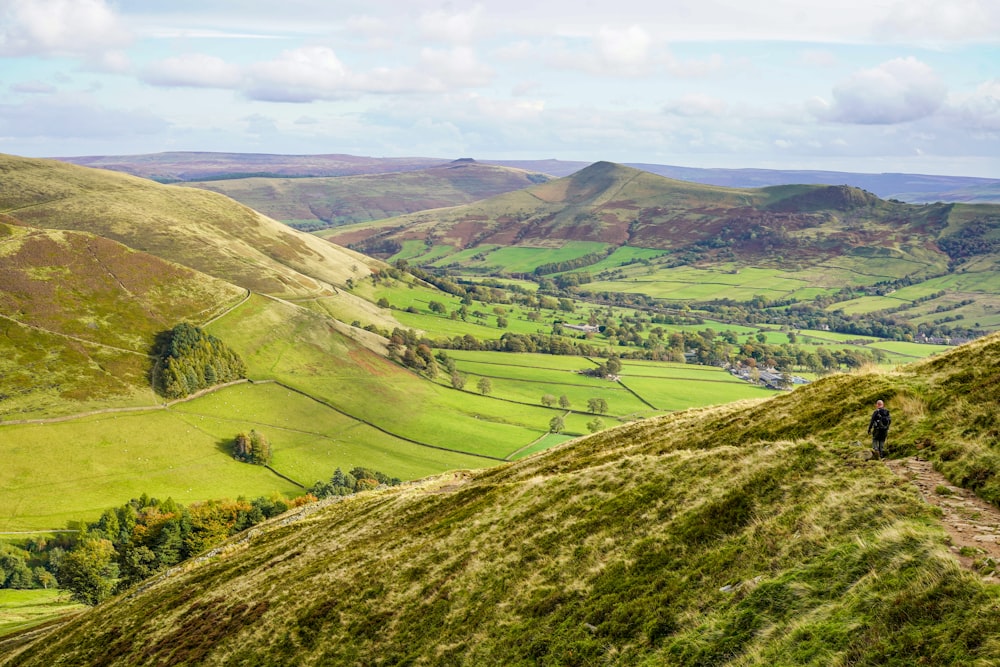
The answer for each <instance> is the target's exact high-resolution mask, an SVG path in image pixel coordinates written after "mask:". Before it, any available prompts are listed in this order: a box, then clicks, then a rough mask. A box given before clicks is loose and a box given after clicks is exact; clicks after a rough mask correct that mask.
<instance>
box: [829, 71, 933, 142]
mask: <svg viewBox="0 0 1000 667" xmlns="http://www.w3.org/2000/svg"><path fill="white" fill-rule="evenodd" d="M946 92H947V87H946V86H945V84H944V82H943V81H942V80H941V79H940V77H939V76H938V75H937V73H936V72H935V71H934V70H933V69H932V68H931V67H929V66H928V65H926V64H924V63H922V62H921V61H919V60H917V59H915V58H912V57H909V58H895V59H893V60H890V61H888V62H884V63H882V64H881V65H879V66H878V67H873V68H871V69H866V70H861V71H860V72H857V73H855V74H854V75H853V76H851V77H850V78H849V79H848V80H846V81H844V82H842V83H840V84H838V85H837V86H835V87H834V89H833V102H832V103H831V102H827V101H826V100H822V99H818V98H817V99H814V100H813V101H811V102H810V106H811V108H812V110H813V112H814V113H815V114H816V115H817V116H818V117H819V118H821V119H824V120H832V121H837V122H842V123H857V124H860V125H891V124H895V123H905V122H909V121H913V120H918V119H920V118H924V117H927V116H930V115H931V114H933V113H934V112H935V111H937V110H938V109H939V108H940V107H941V105H942V103H943V102H944V100H945V94H946Z"/></svg>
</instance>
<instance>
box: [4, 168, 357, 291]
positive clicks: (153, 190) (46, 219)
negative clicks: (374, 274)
mask: <svg viewBox="0 0 1000 667" xmlns="http://www.w3.org/2000/svg"><path fill="white" fill-rule="evenodd" d="M0 213H3V214H6V215H8V216H10V217H11V218H14V219H16V220H18V221H20V222H21V223H23V224H25V225H30V226H32V227H39V228H44V229H66V230H74V231H84V232H89V233H91V234H95V235H98V236H102V237H104V238H107V239H111V240H114V241H118V242H119V243H122V244H124V245H127V246H129V247H130V248H132V249H133V250H140V251H143V252H147V253H149V254H152V255H156V256H157V257H160V258H161V259H165V260H168V261H171V262H174V263H177V264H181V265H183V266H187V267H189V268H192V269H195V270H197V271H200V272H202V273H205V274H208V275H210V276H213V277H215V278H219V279H221V280H225V281H227V282H230V283H233V284H236V285H239V286H240V287H244V288H247V289H251V290H254V291H257V292H264V293H268V294H275V295H280V296H290V297H295V296H314V295H317V294H323V293H331V285H342V284H343V283H344V282H345V281H346V280H347V278H349V277H352V276H353V275H356V274H357V273H358V272H360V273H361V274H362V275H366V274H367V272H368V265H369V263H371V260H369V259H368V258H366V257H364V256H363V255H360V254H358V253H354V252H351V251H348V250H344V249H341V248H336V247H335V246H332V245H330V244H328V243H323V242H321V241H319V240H318V239H316V238H315V237H312V236H309V235H307V234H301V233H298V232H295V231H294V230H292V229H289V228H288V227H287V226H286V225H283V224H281V223H279V222H277V221H275V220H272V219H270V218H267V217H265V216H263V215H261V214H259V213H257V212H256V211H253V210H251V209H249V208H247V207H245V206H242V205H240V204H237V203H235V202H233V201H232V200H231V199H228V198H226V197H223V196H220V195H218V194H215V193H211V192H206V191H202V190H196V189H194V188H175V187H170V186H165V185H158V184H156V183H152V182H150V181H147V180H144V179H139V178H135V177H132V176H126V175H124V174H117V173H112V172H107V171H100V170H95V169H86V168H83V167H77V166H74V165H68V164H64V163H61V162H55V161H52V160H28V159H24V158H15V157H11V156H0ZM373 265H376V264H373ZM352 267H354V271H352Z"/></svg>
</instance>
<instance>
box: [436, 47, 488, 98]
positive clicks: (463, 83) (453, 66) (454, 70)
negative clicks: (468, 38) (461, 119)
mask: <svg viewBox="0 0 1000 667" xmlns="http://www.w3.org/2000/svg"><path fill="white" fill-rule="evenodd" d="M420 63H421V67H420V69H419V70H418V71H419V72H422V73H425V74H426V75H428V76H431V77H434V78H435V79H437V80H438V81H440V82H441V83H442V84H443V87H444V88H445V89H452V88H474V87H477V86H485V85H487V84H488V83H489V82H490V80H491V79H492V78H493V70H492V69H490V68H489V67H487V66H485V65H483V64H482V63H480V62H479V60H478V59H477V58H476V53H475V51H473V50H472V49H471V48H469V47H467V46H459V47H455V48H453V49H449V50H448V51H439V50H435V49H424V50H423V51H421V52H420Z"/></svg>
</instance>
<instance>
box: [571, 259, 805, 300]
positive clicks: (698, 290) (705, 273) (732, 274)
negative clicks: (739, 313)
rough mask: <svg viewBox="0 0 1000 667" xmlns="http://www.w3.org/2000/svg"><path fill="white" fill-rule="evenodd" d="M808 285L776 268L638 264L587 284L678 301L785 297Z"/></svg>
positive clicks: (594, 287)
mask: <svg viewBox="0 0 1000 667" xmlns="http://www.w3.org/2000/svg"><path fill="white" fill-rule="evenodd" d="M807 286H809V284H808V283H807V282H805V281H804V280H802V279H800V278H795V277H789V276H788V275H787V274H785V273H784V272H782V271H779V270H776V269H761V268H752V267H751V268H742V269H735V268H733V269H728V270H726V269H721V268H720V269H697V268H693V267H678V268H671V269H664V268H656V267H641V268H637V269H634V270H633V273H632V274H631V275H630V277H629V278H627V279H625V280H611V281H595V282H593V283H589V284H588V285H587V287H588V289H591V290H593V291H605V290H607V291H616V292H626V293H639V294H647V295H649V296H652V297H656V298H662V299H672V300H679V301H690V300H696V301H699V300H710V299H723V298H729V299H734V300H737V301H749V300H750V299H752V298H753V297H754V296H756V295H758V294H760V295H764V296H766V297H767V298H770V299H777V298H782V297H785V296H787V295H789V294H791V293H793V292H795V291H797V290H800V289H802V288H804V287H807Z"/></svg>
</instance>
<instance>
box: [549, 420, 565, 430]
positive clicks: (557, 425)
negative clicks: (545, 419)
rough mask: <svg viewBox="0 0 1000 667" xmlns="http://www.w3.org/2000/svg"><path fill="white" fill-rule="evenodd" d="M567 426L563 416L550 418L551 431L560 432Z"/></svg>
mask: <svg viewBox="0 0 1000 667" xmlns="http://www.w3.org/2000/svg"><path fill="white" fill-rule="evenodd" d="M565 426H566V424H565V422H564V421H563V418H562V417H553V418H552V419H550V420H549V433H559V432H560V431H562V430H563V428H565Z"/></svg>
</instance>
